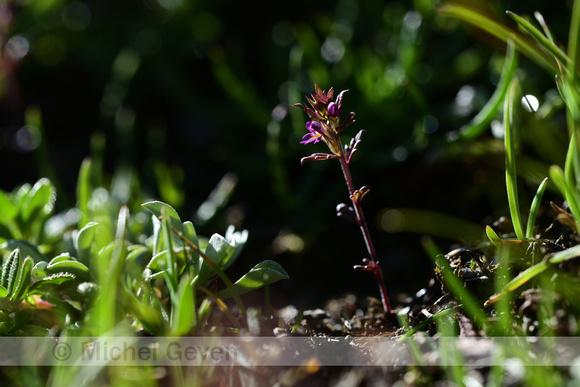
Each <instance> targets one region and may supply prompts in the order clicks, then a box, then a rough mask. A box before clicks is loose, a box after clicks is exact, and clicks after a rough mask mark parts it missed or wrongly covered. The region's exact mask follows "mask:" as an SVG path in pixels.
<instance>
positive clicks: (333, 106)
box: [327, 102, 342, 117]
mask: <svg viewBox="0 0 580 387" xmlns="http://www.w3.org/2000/svg"><path fill="white" fill-rule="evenodd" d="M341 110H342V109H341V107H340V106H339V105H338V104H337V103H336V102H331V103H329V104H328V108H327V111H328V115H329V116H330V117H338V116H340V113H341Z"/></svg>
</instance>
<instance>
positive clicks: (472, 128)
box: [459, 40, 518, 139]
mask: <svg viewBox="0 0 580 387" xmlns="http://www.w3.org/2000/svg"><path fill="white" fill-rule="evenodd" d="M517 58H518V57H517V55H516V50H515V46H514V44H513V42H512V41H511V40H510V41H508V46H507V51H506V57H505V61H504V64H503V68H502V71H501V78H500V80H499V83H498V84H497V88H496V89H495V91H494V93H493V95H492V96H491V98H490V99H489V101H487V103H486V104H485V106H484V107H483V109H481V110H480V111H479V113H477V115H476V116H475V117H474V118H473V120H471V122H470V123H469V124H467V125H465V126H464V127H463V128H461V131H460V132H461V133H460V137H459V138H462V139H470V138H475V137H477V136H479V135H480V134H481V133H483V131H485V130H486V129H487V128H488V127H489V124H490V123H491V121H492V120H493V119H494V118H495V116H496V114H497V111H498V109H499V107H500V106H501V104H502V102H503V101H504V99H505V96H506V94H507V91H508V87H509V84H510V81H511V80H512V79H513V77H514V74H515V71H516V69H517V65H518V59H517Z"/></svg>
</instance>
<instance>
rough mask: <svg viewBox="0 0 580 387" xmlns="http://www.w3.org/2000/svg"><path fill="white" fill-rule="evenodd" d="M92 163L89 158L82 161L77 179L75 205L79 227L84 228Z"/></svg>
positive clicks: (89, 195)
mask: <svg viewBox="0 0 580 387" xmlns="http://www.w3.org/2000/svg"><path fill="white" fill-rule="evenodd" d="M92 165H93V163H92V161H91V159H90V158H86V159H84V160H83V162H82V164H81V168H80V170H79V176H78V179H77V203H78V208H79V210H80V211H81V213H82V215H81V220H80V225H81V226H84V225H85V224H86V222H87V218H88V216H89V214H88V212H89V200H90V198H91V171H92Z"/></svg>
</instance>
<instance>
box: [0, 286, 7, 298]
mask: <svg viewBox="0 0 580 387" xmlns="http://www.w3.org/2000/svg"><path fill="white" fill-rule="evenodd" d="M6 296H8V290H6V288H5V287H4V286H2V285H0V298H5V297H6Z"/></svg>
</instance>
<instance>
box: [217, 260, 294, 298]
mask: <svg viewBox="0 0 580 387" xmlns="http://www.w3.org/2000/svg"><path fill="white" fill-rule="evenodd" d="M289 278H290V277H289V276H288V273H286V271H285V270H284V269H283V268H282V266H280V264H279V263H277V262H274V261H263V262H260V263H258V264H257V265H256V266H254V267H253V268H252V269H251V270H250V271H249V272H248V273H247V274H245V275H244V276H243V277H242V278H240V279H239V280H237V281H236V283H235V284H233V286H232V287H231V290H230V289H224V290H222V291H220V292H218V293H217V296H218V297H219V298H221V299H225V298H229V297H232V295H233V294H232V292H235V293H236V294H237V295H241V294H244V293H247V292H250V291H252V290H254V289H258V288H261V287H262V286H265V285H269V284H271V283H274V282H276V281H279V280H283V279H289Z"/></svg>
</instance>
